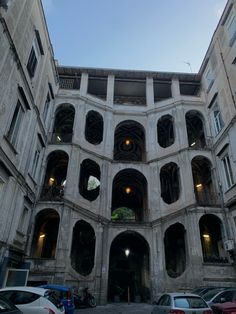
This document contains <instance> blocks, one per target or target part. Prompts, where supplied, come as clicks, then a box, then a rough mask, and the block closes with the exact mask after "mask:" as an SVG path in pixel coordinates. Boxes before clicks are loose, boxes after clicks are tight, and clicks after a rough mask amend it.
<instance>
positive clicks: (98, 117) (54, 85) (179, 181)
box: [0, 0, 236, 304]
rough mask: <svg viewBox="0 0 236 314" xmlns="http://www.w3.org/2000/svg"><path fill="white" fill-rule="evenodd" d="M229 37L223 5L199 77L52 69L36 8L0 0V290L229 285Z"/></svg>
mask: <svg viewBox="0 0 236 314" xmlns="http://www.w3.org/2000/svg"><path fill="white" fill-rule="evenodd" d="M22 3H23V4H22ZM235 39H236V1H233V0H231V1H230V0H229V1H228V3H227V5H226V8H225V10H224V12H223V15H222V17H221V19H220V21H219V24H218V26H217V29H216V31H215V33H214V35H213V37H212V41H211V43H210V45H209V48H208V51H207V53H206V56H205V58H204V60H203V63H202V66H201V68H200V71H199V73H196V74H187V73H167V72H151V71H148V72H145V71H127V70H126V71H124V70H112V69H91V68H75V67H60V66H58V65H57V66H55V63H54V59H53V51H52V47H51V44H50V39H49V36H48V32H47V27H46V23H45V19H44V14H43V9H42V5H41V2H40V1H39V0H37V1H34V2H32V1H30V0H24V1H21V5H20V4H19V3H18V2H17V1H13V0H12V1H3V2H1V1H0V200H1V201H0V217H1V219H0V285H1V286H4V285H10V284H16V281H18V283H19V282H20V283H21V284H24V283H27V282H28V284H34V285H36V284H40V283H44V282H50V283H64V284H67V285H70V286H74V287H76V288H82V287H85V286H88V287H89V288H90V289H91V290H92V291H93V293H94V294H95V296H96V298H97V300H98V302H99V303H101V304H104V303H106V302H107V300H114V299H116V300H118V299H120V300H124V299H125V298H126V296H127V287H128V286H129V291H130V297H131V299H132V300H133V301H135V300H136V301H138V300H142V301H145V302H147V301H150V300H152V299H154V298H155V296H156V295H157V294H159V293H160V292H163V291H170V290H179V289H181V290H190V289H192V288H194V287H195V286H198V285H222V286H232V285H234V284H235V258H236V257H235V248H234V245H235V240H236V234H235V215H236V211H235V196H236V190H235V189H236V188H235V186H236V185H235V182H236V170H235V169H236V168H235V166H234V163H235V160H236V134H235V133H236V130H235V112H236V111H235V110H236V102H235V92H236V90H235V86H236V74H235V63H236V58H235V55H236V54H235V52H236V48H235V47H236V46H235ZM127 249H129V251H126V250H127ZM127 252H128V253H127ZM126 253H127V254H126ZM125 254H126V255H125ZM20 272H22V273H21V274H23V275H22V276H20V275H19V274H20ZM24 280H28V281H25V282H24Z"/></svg>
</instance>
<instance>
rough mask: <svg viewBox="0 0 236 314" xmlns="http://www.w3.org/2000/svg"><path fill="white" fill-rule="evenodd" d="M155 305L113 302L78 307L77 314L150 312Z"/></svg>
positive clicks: (146, 313)
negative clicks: (93, 306) (90, 306)
mask: <svg viewBox="0 0 236 314" xmlns="http://www.w3.org/2000/svg"><path fill="white" fill-rule="evenodd" d="M152 308H153V306H152V305H151V304H147V303H130V304H127V303H111V304H107V305H101V306H97V307H95V308H92V309H91V308H88V309H78V310H76V311H75V314H80V313H82V314H83V313H84V314H127V313H133V314H150V313H151V310H152Z"/></svg>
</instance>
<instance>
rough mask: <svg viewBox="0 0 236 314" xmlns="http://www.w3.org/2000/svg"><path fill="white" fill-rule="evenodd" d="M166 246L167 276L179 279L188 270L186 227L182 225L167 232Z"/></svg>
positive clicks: (178, 224)
mask: <svg viewBox="0 0 236 314" xmlns="http://www.w3.org/2000/svg"><path fill="white" fill-rule="evenodd" d="M164 244H165V261H166V271H167V274H168V275H169V276H170V277H172V278H177V277H179V276H180V275H181V274H182V273H183V272H184V271H185V268H186V249H185V229H184V226H183V225H182V224H180V223H176V224H174V225H172V226H170V227H169V228H168V229H167V230H166V232H165V238H164Z"/></svg>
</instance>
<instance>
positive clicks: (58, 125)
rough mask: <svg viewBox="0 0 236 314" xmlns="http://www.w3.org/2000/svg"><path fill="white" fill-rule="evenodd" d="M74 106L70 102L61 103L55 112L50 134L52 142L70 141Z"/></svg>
mask: <svg viewBox="0 0 236 314" xmlns="http://www.w3.org/2000/svg"><path fill="white" fill-rule="evenodd" d="M74 118H75V108H74V107H73V106H72V105H71V104H61V105H60V106H59V107H58V108H57V110H56V112H55V120H54V127H53V134H52V142H53V143H71V141H72V136H73V125H74Z"/></svg>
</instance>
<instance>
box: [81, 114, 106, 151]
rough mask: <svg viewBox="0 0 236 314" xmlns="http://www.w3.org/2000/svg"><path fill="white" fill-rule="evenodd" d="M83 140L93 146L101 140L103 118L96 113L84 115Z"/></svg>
mask: <svg viewBox="0 0 236 314" xmlns="http://www.w3.org/2000/svg"><path fill="white" fill-rule="evenodd" d="M85 138H86V140H87V141H88V142H89V143H91V144H94V145H98V144H100V143H101V142H102V140H103V117H102V115H101V114H100V113H99V112H97V111H94V110H90V111H89V112H88V113H87V115H86V123H85Z"/></svg>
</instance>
